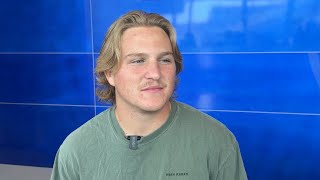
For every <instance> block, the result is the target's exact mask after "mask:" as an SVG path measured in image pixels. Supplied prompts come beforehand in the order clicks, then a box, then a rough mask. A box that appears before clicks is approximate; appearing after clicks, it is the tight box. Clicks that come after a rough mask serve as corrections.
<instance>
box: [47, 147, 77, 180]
mask: <svg viewBox="0 0 320 180" xmlns="http://www.w3.org/2000/svg"><path fill="white" fill-rule="evenodd" d="M50 180H80V178H79V165H78V163H77V159H76V158H75V156H72V155H70V153H68V152H63V151H62V150H61V147H60V149H59V150H58V152H57V154H56V157H55V160H54V164H53V169H52V174H51V178H50Z"/></svg>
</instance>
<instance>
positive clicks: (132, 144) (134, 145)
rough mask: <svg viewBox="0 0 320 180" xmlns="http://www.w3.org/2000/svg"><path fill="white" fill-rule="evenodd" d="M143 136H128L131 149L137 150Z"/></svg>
mask: <svg viewBox="0 0 320 180" xmlns="http://www.w3.org/2000/svg"><path fill="white" fill-rule="evenodd" d="M141 138H142V136H127V139H128V140H129V149H132V150H136V149H138V141H139V140H140V139H141Z"/></svg>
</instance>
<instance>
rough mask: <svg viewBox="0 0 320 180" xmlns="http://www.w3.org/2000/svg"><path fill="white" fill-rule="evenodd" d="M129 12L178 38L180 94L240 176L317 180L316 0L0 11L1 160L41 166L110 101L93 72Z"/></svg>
mask: <svg viewBox="0 0 320 180" xmlns="http://www.w3.org/2000/svg"><path fill="white" fill-rule="evenodd" d="M134 9H142V10H146V11H152V12H157V13H160V14H161V15H163V16H165V17H167V18H168V19H169V20H170V21H171V22H172V24H173V25H174V26H175V28H176V30H177V33H178V43H179V46H180V49H181V51H182V53H183V58H184V71H183V72H182V73H181V74H180V82H179V86H178V89H177V94H178V98H177V99H178V100H179V101H182V102H185V103H187V104H190V105H192V106H194V107H196V108H198V109H199V110H201V111H203V112H206V113H208V114H209V115H211V116H213V117H215V118H216V119H218V120H220V121H221V122H223V123H224V124H226V126H227V127H229V128H230V130H231V131H232V132H233V133H234V134H235V136H236V137H237V139H238V141H239V144H240V147H241V151H242V156H243V159H244V163H245V166H246V170H247V173H248V176H249V179H259V180H269V179H273V180H283V179H291V180H300V179H308V180H309V179H320V169H319V166H318V163H319V161H320V155H319V152H320V1H318V0H250V1H249V0H176V1H169V0H152V1H151V0H133V1H132V0H131V1H128V0H123V1H103V0H69V1H63V0H56V1H49V0H41V1H40V0H33V1H28V2H27V1H22V0H14V1H6V2H3V3H2V4H1V6H0V14H1V16H0V22H1V23H2V24H1V28H0V39H1V41H0V83H1V85H0V163H3V164H17V165H30V166H41V167H51V166H52V163H53V159H54V156H55V153H56V151H57V149H58V147H59V145H60V144H61V143H62V141H63V140H64V138H65V137H66V136H67V135H68V134H69V133H70V132H72V131H73V130H74V129H76V128H77V127H79V126H80V125H82V124H83V123H85V122H86V121H88V120H89V119H90V118H91V117H93V116H94V115H95V114H97V113H99V112H101V111H103V110H105V109H106V108H107V107H108V105H107V104H103V103H101V102H98V101H97V98H96V97H95V95H94V91H95V88H96V84H95V79H94V76H93V72H94V71H93V69H94V64H95V60H96V58H97V56H98V54H99V50H100V47H101V44H102V41H103V38H104V35H105V33H106V31H107V28H108V27H109V26H110V24H111V23H112V22H113V21H114V20H115V19H117V18H118V17H119V16H120V15H121V14H123V13H125V12H128V11H130V10H134Z"/></svg>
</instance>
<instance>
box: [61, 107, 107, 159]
mask: <svg viewBox="0 0 320 180" xmlns="http://www.w3.org/2000/svg"><path fill="white" fill-rule="evenodd" d="M109 111H110V108H109V109H107V110H105V111H103V112H102V113H100V114H98V115H96V116H95V117H93V118H92V119H90V120H88V121H87V122H86V123H84V124H83V125H81V126H80V127H79V128H77V129H75V130H74V131H73V132H71V133H70V134H69V135H68V136H67V137H66V138H65V140H64V141H63V143H62V144H61V146H60V149H59V151H60V154H64V153H72V154H76V153H79V152H81V151H80V150H81V149H83V148H86V147H88V146H90V144H93V143H94V142H95V140H96V139H98V138H101V136H102V135H103V132H102V131H103V129H104V128H105V127H106V126H108V125H107V123H108V118H109V116H108V114H109Z"/></svg>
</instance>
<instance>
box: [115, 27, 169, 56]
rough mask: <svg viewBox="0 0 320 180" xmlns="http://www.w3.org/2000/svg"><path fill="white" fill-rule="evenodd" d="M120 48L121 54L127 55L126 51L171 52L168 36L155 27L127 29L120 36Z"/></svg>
mask: <svg viewBox="0 0 320 180" xmlns="http://www.w3.org/2000/svg"><path fill="white" fill-rule="evenodd" d="M120 46H121V51H122V53H127V52H128V51H130V52H132V51H135V52H143V51H146V52H155V51H172V47H171V42H170V40H169V37H168V35H167V34H166V33H165V31H164V30H162V29H161V28H159V27H157V26H151V27H149V26H142V27H132V28H129V29H127V30H126V31H124V33H123V35H122V38H121V40H120ZM122 53H121V54H122Z"/></svg>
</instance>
